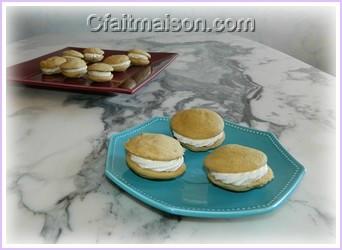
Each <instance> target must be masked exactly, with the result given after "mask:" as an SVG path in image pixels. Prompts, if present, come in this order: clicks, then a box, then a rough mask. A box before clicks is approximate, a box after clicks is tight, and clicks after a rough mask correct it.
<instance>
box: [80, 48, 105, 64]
mask: <svg viewBox="0 0 342 250" xmlns="http://www.w3.org/2000/svg"><path fill="white" fill-rule="evenodd" d="M103 54H104V51H103V50H102V49H100V48H87V49H85V50H83V55H84V59H85V60H86V61H87V62H92V63H94V62H101V61H102V59H103V57H104V55H103Z"/></svg>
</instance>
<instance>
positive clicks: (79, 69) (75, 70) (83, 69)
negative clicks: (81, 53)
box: [63, 66, 87, 73]
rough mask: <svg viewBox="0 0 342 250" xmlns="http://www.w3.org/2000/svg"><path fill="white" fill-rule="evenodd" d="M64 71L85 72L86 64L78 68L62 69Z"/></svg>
mask: <svg viewBox="0 0 342 250" xmlns="http://www.w3.org/2000/svg"><path fill="white" fill-rule="evenodd" d="M63 71H64V72H66V73H74V72H83V71H84V72H87V66H85V67H82V68H78V69H63Z"/></svg>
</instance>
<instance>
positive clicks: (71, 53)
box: [63, 49, 84, 59]
mask: <svg viewBox="0 0 342 250" xmlns="http://www.w3.org/2000/svg"><path fill="white" fill-rule="evenodd" d="M63 57H64V58H66V59H74V58H79V59H83V58H84V56H83V54H82V53H81V52H78V51H77V50H73V49H70V50H65V51H63Z"/></svg>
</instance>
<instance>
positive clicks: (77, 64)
mask: <svg viewBox="0 0 342 250" xmlns="http://www.w3.org/2000/svg"><path fill="white" fill-rule="evenodd" d="M83 67H87V64H86V63H85V61H83V60H82V59H77V58H75V59H72V60H68V61H67V62H65V63H63V64H62V65H61V69H62V70H63V69H78V68H83Z"/></svg>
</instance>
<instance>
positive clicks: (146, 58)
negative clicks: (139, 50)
mask: <svg viewBox="0 0 342 250" xmlns="http://www.w3.org/2000/svg"><path fill="white" fill-rule="evenodd" d="M128 56H129V57H132V58H136V59H139V58H141V59H145V60H148V57H147V56H145V55H141V54H135V53H129V54H128Z"/></svg>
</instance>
